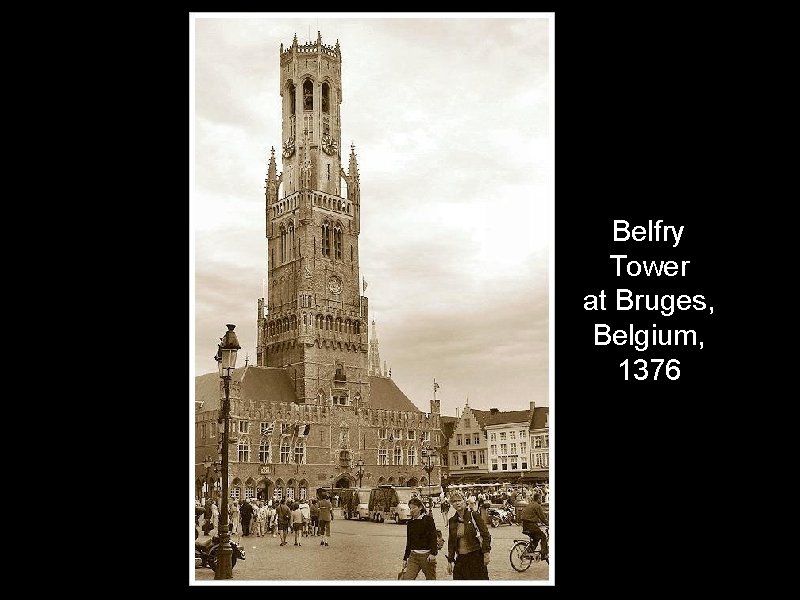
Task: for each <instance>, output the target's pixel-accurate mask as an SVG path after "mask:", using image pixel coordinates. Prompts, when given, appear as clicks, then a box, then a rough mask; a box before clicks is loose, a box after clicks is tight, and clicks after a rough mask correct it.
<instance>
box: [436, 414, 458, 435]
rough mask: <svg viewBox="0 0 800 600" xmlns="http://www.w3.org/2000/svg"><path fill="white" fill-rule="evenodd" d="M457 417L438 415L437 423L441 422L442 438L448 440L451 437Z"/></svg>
mask: <svg viewBox="0 0 800 600" xmlns="http://www.w3.org/2000/svg"><path fill="white" fill-rule="evenodd" d="M457 422H458V419H457V418H456V417H445V416H444V415H442V416H441V417H439V423H440V424H441V428H442V435H444V439H446V440H449V439H450V438H451V437H453V430H454V429H455V428H456V423H457Z"/></svg>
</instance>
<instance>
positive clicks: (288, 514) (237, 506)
mask: <svg viewBox="0 0 800 600" xmlns="http://www.w3.org/2000/svg"><path fill="white" fill-rule="evenodd" d="M219 514H220V511H219V507H218V506H217V500H216V498H213V499H212V498H209V499H207V500H206V503H205V506H201V504H200V501H199V500H198V501H196V502H195V521H196V522H198V526H199V527H201V529H202V530H203V533H204V534H205V535H216V534H217V532H218V530H219ZM201 516H202V517H203V523H202V525H199V518H200V517H201ZM228 519H229V524H228V531H229V532H230V533H231V535H242V536H251V535H252V536H255V537H267V536H270V535H271V536H272V537H278V536H280V538H281V542H280V544H279V545H280V546H286V545H287V544H288V542H287V539H286V538H287V537H288V534H289V531H292V532H293V533H294V545H295V546H302V543H301V538H304V537H321V538H322V540H321V541H320V546H328V545H329V541H328V538H329V537H330V522H331V519H333V510H332V505H331V501H330V500H329V498H328V494H327V493H323V494H322V498H321V499H320V500H317V499H316V498H314V499H312V500H311V503H310V504H309V503H308V501H307V500H305V499H301V500H300V501H299V502H295V501H292V500H287V499H286V498H282V499H280V500H278V499H273V500H268V501H263V500H256V499H255V498H250V499H247V500H235V499H231V500H230V501H229V502H228Z"/></svg>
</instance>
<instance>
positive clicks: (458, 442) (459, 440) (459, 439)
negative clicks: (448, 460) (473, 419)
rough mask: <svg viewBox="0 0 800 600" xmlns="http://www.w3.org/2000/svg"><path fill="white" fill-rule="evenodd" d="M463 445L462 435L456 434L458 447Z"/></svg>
mask: <svg viewBox="0 0 800 600" xmlns="http://www.w3.org/2000/svg"><path fill="white" fill-rule="evenodd" d="M460 445H461V434H456V446H460Z"/></svg>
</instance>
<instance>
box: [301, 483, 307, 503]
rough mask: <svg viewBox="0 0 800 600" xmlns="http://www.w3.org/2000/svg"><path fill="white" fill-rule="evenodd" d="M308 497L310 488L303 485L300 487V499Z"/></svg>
mask: <svg viewBox="0 0 800 600" xmlns="http://www.w3.org/2000/svg"><path fill="white" fill-rule="evenodd" d="M307 498H308V488H307V487H305V486H303V487H301V488H300V500H306V499H307Z"/></svg>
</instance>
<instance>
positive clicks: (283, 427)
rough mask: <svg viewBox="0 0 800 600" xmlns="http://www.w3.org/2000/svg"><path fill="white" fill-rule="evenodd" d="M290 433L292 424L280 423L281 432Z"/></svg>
mask: <svg viewBox="0 0 800 600" xmlns="http://www.w3.org/2000/svg"><path fill="white" fill-rule="evenodd" d="M287 433H292V426H291V425H290V424H289V423H281V434H287Z"/></svg>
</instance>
